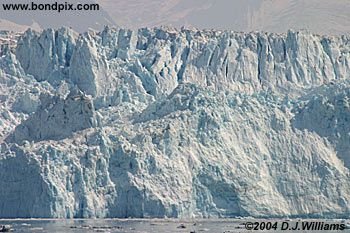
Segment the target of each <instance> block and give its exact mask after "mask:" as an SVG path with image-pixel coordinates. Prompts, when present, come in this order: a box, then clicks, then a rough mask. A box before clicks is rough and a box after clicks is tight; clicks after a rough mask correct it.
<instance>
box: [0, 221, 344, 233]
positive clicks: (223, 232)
mask: <svg viewBox="0 0 350 233" xmlns="http://www.w3.org/2000/svg"><path fill="white" fill-rule="evenodd" d="M256 221H259V222H271V223H275V222H277V223H278V228H277V229H276V230H275V229H271V230H269V231H266V230H265V231H261V230H254V229H253V230H247V229H245V225H244V224H245V223H247V222H249V223H250V222H251V223H254V222H256ZM283 222H285V225H284V226H286V224H288V225H290V228H293V227H294V226H295V224H296V222H299V223H300V225H301V223H302V222H309V223H310V222H323V223H324V224H326V223H328V224H329V223H333V224H341V223H347V224H348V222H349V221H344V220H300V219H299V220H293V221H290V220H256V219H255V220H252V219H233V220H232V219H230V220H207V219H206V220H193V221H189V220H167V219H166V220H160V219H148V220H140V219H126V220H121V219H103V220H102V219H101V220H99V219H98V220H96V219H92V220H79V219H74V220H46V219H16V220H0V226H1V225H11V229H12V231H13V232H25V233H28V232H41V233H45V232H48V233H73V232H74V233H80V232H119V233H120V232H125V233H128V232H130V233H141V232H142V233H146V232H147V233H173V232H174V233H176V232H186V233H199V232H209V233H238V232H322V233H327V232H350V229H345V230H342V231H336V230H332V231H327V230H317V229H314V230H309V231H307V230H289V229H287V230H281V226H282V223H283ZM319 227H320V226H319ZM0 229H1V228H0Z"/></svg>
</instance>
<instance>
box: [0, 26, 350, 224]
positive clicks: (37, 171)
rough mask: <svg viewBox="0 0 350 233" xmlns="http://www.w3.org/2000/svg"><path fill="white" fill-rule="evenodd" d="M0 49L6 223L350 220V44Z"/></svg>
mask: <svg viewBox="0 0 350 233" xmlns="http://www.w3.org/2000/svg"><path fill="white" fill-rule="evenodd" d="M0 48H1V51H0V54H1V57H0V93H1V94H0V128H1V130H0V187H5V188H1V189H0V217H5V218H6V217H7V218H9V217H58V218H66V217H67V218H72V217H84V218H89V217H122V218H123V217H236V216H254V217H284V216H303V217H329V218H334V217H344V216H348V215H349V213H350V203H349V201H348V200H350V191H349V190H350V187H349V185H348V184H349V179H350V176H349V159H348V158H349V152H348V151H349V146H348V145H349V132H350V131H349V130H350V126H349V125H350V122H349V119H350V118H349V116H350V115H349V99H350V94H349V91H348V90H349V87H350V81H349V64H350V63H349V59H350V57H349V56H350V50H349V49H350V44H349V38H348V37H347V36H338V37H327V36H318V35H312V34H310V33H307V32H293V31H289V32H288V33H287V34H280V35H279V34H268V33H255V32H254V33H247V34H244V33H237V32H226V31H222V32H220V31H196V30H187V29H181V30H173V29H165V28H155V29H147V28H145V29H140V30H138V31H132V30H127V29H113V28H108V27H106V28H105V29H104V30H103V31H102V32H87V33H84V34H81V35H77V34H76V33H75V32H73V31H72V30H70V29H67V28H62V29H59V30H52V29H48V30H45V31H43V32H42V33H41V34H39V33H37V32H35V31H32V30H29V31H27V32H26V33H25V34H24V35H23V36H22V37H21V38H20V39H19V40H18V42H17V47H16V49H14V48H13V47H9V46H7V45H6V43H5V44H3V45H2V46H0Z"/></svg>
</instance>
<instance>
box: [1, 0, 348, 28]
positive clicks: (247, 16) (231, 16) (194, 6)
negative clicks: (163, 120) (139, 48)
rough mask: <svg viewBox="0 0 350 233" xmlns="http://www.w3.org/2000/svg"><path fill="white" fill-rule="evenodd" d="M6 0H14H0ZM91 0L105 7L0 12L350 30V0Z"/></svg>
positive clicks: (92, 20) (20, 18) (78, 22)
mask: <svg viewBox="0 0 350 233" xmlns="http://www.w3.org/2000/svg"><path fill="white" fill-rule="evenodd" d="M4 1H11V2H14V1H13V0H0V2H4ZM46 1H48V0H46ZM49 1H54V0H49ZM67 1H69V0H67ZM77 1H78V0H71V1H69V2H77ZM91 1H97V2H98V3H99V4H100V5H101V6H102V7H103V9H104V11H101V12H84V13H82V14H81V15H76V13H75V12H73V13H68V14H60V15H58V14H50V15H48V13H46V15H45V14H44V13H42V12H35V14H33V12H30V14H23V15H18V14H13V13H12V14H11V13H7V14H3V12H1V11H0V13H1V15H0V18H3V19H7V20H9V21H13V22H15V23H18V24H26V25H31V24H32V21H36V22H38V24H40V25H41V26H42V27H49V26H51V25H53V26H55V27H57V26H61V25H68V26H73V27H74V28H75V29H77V30H79V31H81V30H86V28H87V27H92V28H98V27H100V26H101V25H103V24H106V23H108V24H113V23H114V24H116V25H119V26H123V27H129V28H139V27H145V26H147V27H154V26H160V25H173V26H177V27H180V26H182V25H187V26H189V25H190V26H194V27H198V28H208V29H211V28H213V29H228V30H238V31H251V30H263V31H271V32H285V31H287V30H288V29H290V28H291V29H308V30H310V31H312V32H316V33H332V34H339V33H342V34H343V33H349V32H350V14H349V12H350V0H167V1H164V0H84V1H83V0H81V1H80V2H91ZM18 2H19V0H18ZM0 28H1V24H0Z"/></svg>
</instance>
